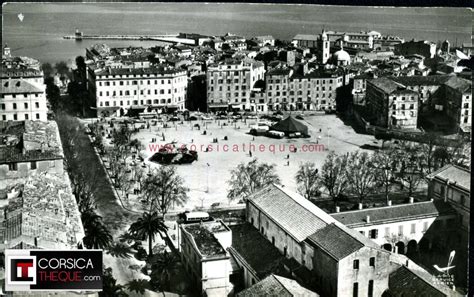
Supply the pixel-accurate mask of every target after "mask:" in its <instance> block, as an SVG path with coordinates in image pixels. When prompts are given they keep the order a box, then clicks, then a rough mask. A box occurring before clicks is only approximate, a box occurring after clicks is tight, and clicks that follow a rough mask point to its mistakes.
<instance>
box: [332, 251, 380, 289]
mask: <svg viewBox="0 0 474 297" xmlns="http://www.w3.org/2000/svg"><path fill="white" fill-rule="evenodd" d="M371 257H375V267H371V266H370V265H369V263H370V261H369V259H370V258H371ZM354 260H359V269H354V266H353V265H354ZM388 265H389V253H388V252H384V251H381V250H376V249H372V248H369V247H363V248H361V249H360V250H358V251H357V252H355V253H353V254H351V255H349V256H348V257H346V258H344V259H342V260H341V261H339V266H338V270H337V271H338V279H339V280H343V281H341V282H339V283H338V290H337V295H338V296H352V293H353V285H354V283H355V282H358V283H359V286H358V287H359V291H358V296H368V286H369V280H373V281H374V290H373V295H372V296H374V297H375V296H382V293H383V292H384V291H385V290H386V289H388Z"/></svg>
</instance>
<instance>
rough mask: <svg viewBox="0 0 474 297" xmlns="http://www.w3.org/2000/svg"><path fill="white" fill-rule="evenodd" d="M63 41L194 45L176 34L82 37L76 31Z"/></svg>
mask: <svg viewBox="0 0 474 297" xmlns="http://www.w3.org/2000/svg"><path fill="white" fill-rule="evenodd" d="M63 39H74V40H83V39H97V40H140V41H162V42H169V43H181V44H187V45H194V44H195V41H194V40H193V39H187V38H180V37H179V35H178V34H158V35H118V34H116V35H109V34H106V35H84V34H83V33H82V32H81V31H78V30H76V33H75V34H74V35H65V36H63Z"/></svg>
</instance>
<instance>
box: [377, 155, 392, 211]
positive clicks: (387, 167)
mask: <svg viewBox="0 0 474 297" xmlns="http://www.w3.org/2000/svg"><path fill="white" fill-rule="evenodd" d="M395 167H396V161H394V159H393V158H392V156H391V154H390V153H386V152H376V153H375V155H374V158H373V163H372V168H373V170H374V174H375V177H376V178H375V180H376V183H377V185H378V186H380V187H382V188H383V190H384V193H385V201H386V203H387V204H388V201H389V193H390V187H391V186H392V185H393V183H394V181H395V170H396V169H395Z"/></svg>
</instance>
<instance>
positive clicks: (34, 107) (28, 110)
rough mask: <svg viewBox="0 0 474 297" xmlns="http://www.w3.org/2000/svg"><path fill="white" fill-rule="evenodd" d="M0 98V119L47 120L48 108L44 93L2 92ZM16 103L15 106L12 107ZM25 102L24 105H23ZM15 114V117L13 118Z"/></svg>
mask: <svg viewBox="0 0 474 297" xmlns="http://www.w3.org/2000/svg"><path fill="white" fill-rule="evenodd" d="M1 96H2V97H1V99H0V120H2V121H24V120H39V121H47V113H48V108H47V106H46V95H45V93H44V92H43V93H25V94H15V98H13V95H12V94H2V95H1ZM13 104H16V108H14V107H13ZM25 104H26V105H25ZM15 115H16V118H15Z"/></svg>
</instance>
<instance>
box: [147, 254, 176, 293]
mask: <svg viewBox="0 0 474 297" xmlns="http://www.w3.org/2000/svg"><path fill="white" fill-rule="evenodd" d="M177 264H178V259H177V258H176V257H175V255H174V254H172V253H168V252H167V251H165V252H164V253H162V254H157V255H156V256H155V257H154V258H153V260H152V264H151V269H152V273H151V278H152V279H154V280H155V281H156V280H158V282H159V283H161V284H162V289H163V290H170V280H171V276H172V275H173V274H174V272H175V271H176V269H177Z"/></svg>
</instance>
